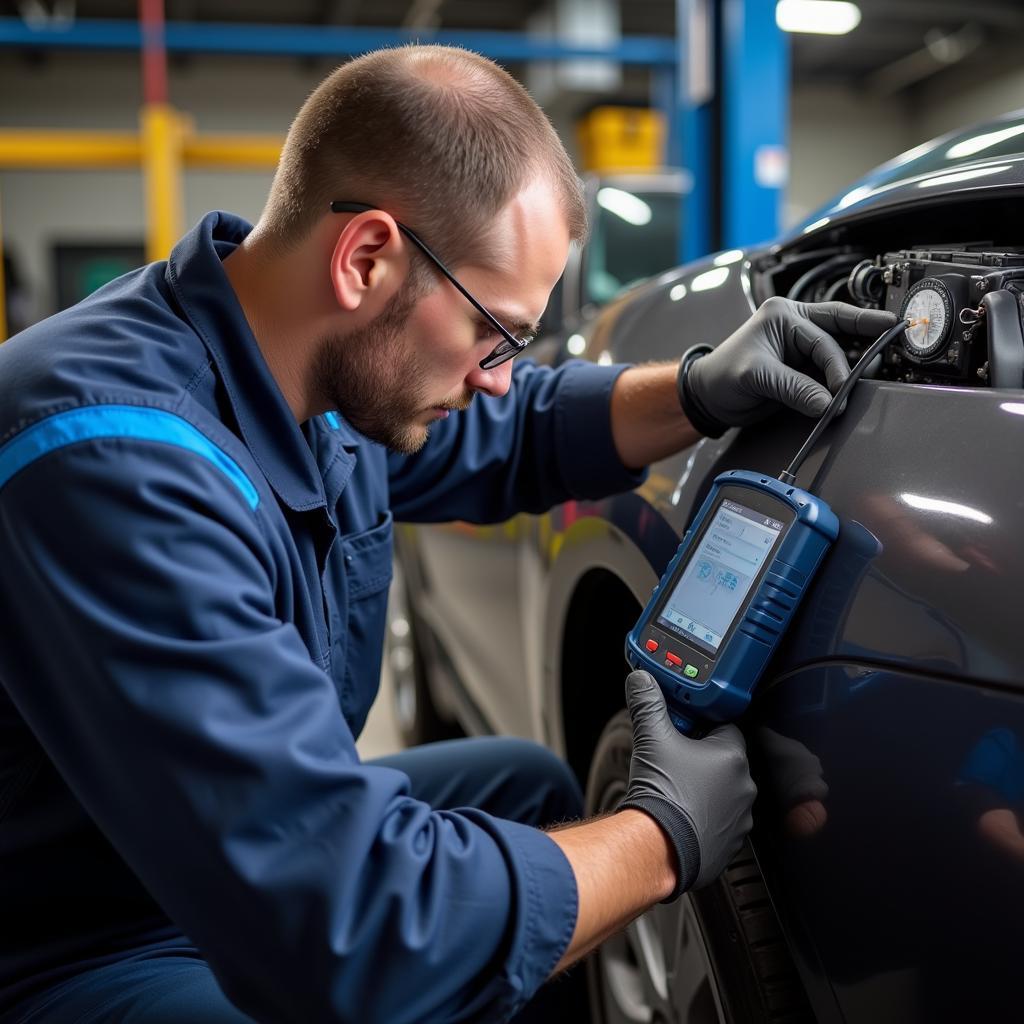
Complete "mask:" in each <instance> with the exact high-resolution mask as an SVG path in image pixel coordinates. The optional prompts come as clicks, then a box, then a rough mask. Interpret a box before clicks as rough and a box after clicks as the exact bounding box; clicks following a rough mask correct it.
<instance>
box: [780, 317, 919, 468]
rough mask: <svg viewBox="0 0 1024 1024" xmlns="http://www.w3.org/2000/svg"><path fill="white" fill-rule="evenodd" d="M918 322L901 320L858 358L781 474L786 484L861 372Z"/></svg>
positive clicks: (858, 378) (840, 406) (808, 453)
mask: <svg viewBox="0 0 1024 1024" xmlns="http://www.w3.org/2000/svg"><path fill="white" fill-rule="evenodd" d="M917 323H918V321H916V320H900V321H899V322H898V323H897V324H896V325H895V326H894V327H890V328H889V330H887V331H886V332H885V334H883V335H882V336H881V337H880V338H879V339H878V340H877V341H875V342H873V343H872V345H871V347H870V348H869V349H868V350H867V351H866V352H865V353H864V355H862V356H861V357H860V359H858V360H857V365H856V366H855V367H854V368H853V369H852V370H851V371H850V376H849V377H847V378H846V380H844V381H843V384H842V387H840V389H839V390H838V391H837V392H836V393H835V395H834V396H833V397H832V401H831V402H829V403H828V408H827V409H826V410H825V411H824V413H822V416H821V419H820V420H818V422H817V424H816V425H815V427H814V429H813V430H812V431H811V434H810V436H809V437H808V438H807V440H806V441H804V443H803V447H802V448H801V449H800V451H798V452H797V453H796V455H794V456H793V461H792V462H791V463H790V464H789V466H788V467H787V468H786V469H784V470H783V471H782V472H781V473H780V474H779V479H780V480H781V481H782V482H783V483H784V484H794V483H796V474H797V472H798V471H799V469H800V467H801V466H802V465H803V462H804V459H806V458H807V456H808V455H810V454H811V451H812V450H813V448H814V446H815V444H817V441H818V438H819V437H821V435H822V434H823V433H824V432H825V428H826V427H827V426H828V425H829V424H830V423H831V422H832V420H833V418H834V417H835V415H836V413H837V412H838V411H839V410H840V409H841V408H842V405H843V402H845V401H846V399H847V396H848V395H849V394H850V392H851V391H852V390H853V385H854V384H856V383H857V381H858V380H860V378H861V374H863V373H864V371H865V370H866V369H867V368H868V364H869V363H870V362H871V360H872V359H874V358H875V356H877V355H878V353H879V352H881V351H882V350H883V349H884V348H885V347H886V345H888V344H889V342H890V341H892V340H893V338H897V337H899V336H900V335H901V334H902V333H903V332H904V331H905V330H906V329H907V328H908V327H913V326H915V325H916V324H917Z"/></svg>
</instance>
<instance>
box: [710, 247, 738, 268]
mask: <svg viewBox="0 0 1024 1024" xmlns="http://www.w3.org/2000/svg"><path fill="white" fill-rule="evenodd" d="M741 259H743V250H742V249H726V251H725V252H720V253H719V254H718V255H717V256H716V257H715V258H714V260H713V261H712V262H713V263H714V264H715V266H716V267H727V266H729V264H730V263H739V261H740V260H741Z"/></svg>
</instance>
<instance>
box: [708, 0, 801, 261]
mask: <svg viewBox="0 0 1024 1024" xmlns="http://www.w3.org/2000/svg"><path fill="white" fill-rule="evenodd" d="M722 91H723V97H722V99H723V109H722V173H723V178H724V180H723V183H722V185H723V187H722V235H723V238H722V242H723V244H724V245H725V246H726V247H727V248H741V247H743V246H746V245H752V244H754V243H757V242H763V241H765V240H767V239H769V238H772V237H774V236H775V235H776V234H778V232H779V229H780V226H781V222H782V201H783V197H784V194H785V186H786V178H787V177H788V165H789V150H788V135H789V132H788V125H789V44H788V41H787V39H786V34H785V33H784V32H783V31H781V29H779V28H778V26H777V25H776V24H775V0H722Z"/></svg>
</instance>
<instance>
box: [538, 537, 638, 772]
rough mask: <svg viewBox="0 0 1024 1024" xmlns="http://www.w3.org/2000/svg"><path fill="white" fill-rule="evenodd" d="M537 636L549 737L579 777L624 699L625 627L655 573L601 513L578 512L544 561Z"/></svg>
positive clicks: (629, 542)
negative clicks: (547, 572)
mask: <svg viewBox="0 0 1024 1024" xmlns="http://www.w3.org/2000/svg"><path fill="white" fill-rule="evenodd" d="M550 578H551V583H550V586H549V589H548V596H547V604H546V614H545V620H544V621H545V623H546V626H545V636H544V672H543V689H544V703H545V707H544V718H545V728H546V732H547V740H548V742H549V744H550V745H551V746H552V747H553V748H554V749H556V750H558V751H559V753H560V754H561V755H562V756H563V757H564V758H565V759H566V760H567V761H568V762H569V764H570V766H571V767H572V768H573V770H574V771H575V773H576V775H577V778H578V779H579V780H580V785H581V786H584V785H586V780H587V772H588V771H589V769H590V762H591V759H592V757H593V754H594V749H595V747H596V746H597V741H598V738H599V736H600V735H601V731H602V730H603V729H604V726H605V725H606V724H607V722H608V720H609V719H610V718H611V717H612V716H613V715H614V714H615V713H616V712H617V711H619V710H621V709H622V708H623V707H625V699H624V697H623V683H624V680H625V677H626V668H627V666H626V662H625V655H624V648H625V639H626V634H627V633H628V632H629V630H630V629H631V628H632V626H633V623H634V622H635V621H636V618H637V616H638V615H639V614H640V611H641V609H642V608H643V606H644V604H645V603H646V601H647V598H648V596H649V595H650V593H651V590H652V589H653V588H654V586H655V584H656V583H657V581H658V576H657V573H656V572H655V571H654V568H653V567H652V566H651V563H650V561H649V560H648V557H647V555H645V554H644V552H643V551H642V550H641V549H640V547H639V546H638V545H636V544H635V543H634V542H633V540H632V539H631V538H630V537H629V536H628V535H627V534H626V533H625V532H623V531H622V530H621V529H619V528H618V527H616V526H614V525H613V524H612V523H610V522H608V521H607V520H605V519H600V518H597V517H587V518H584V519H581V520H578V521H577V522H576V523H574V524H573V525H572V527H570V529H569V530H567V531H566V532H565V534H564V535H563V539H562V542H561V544H560V546H559V552H558V555H557V557H556V559H555V561H554V563H553V564H552V567H551V577H550Z"/></svg>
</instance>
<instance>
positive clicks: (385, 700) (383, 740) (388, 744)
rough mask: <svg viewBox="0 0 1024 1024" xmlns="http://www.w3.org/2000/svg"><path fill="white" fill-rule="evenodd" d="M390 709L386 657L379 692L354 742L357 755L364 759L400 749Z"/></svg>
mask: <svg viewBox="0 0 1024 1024" xmlns="http://www.w3.org/2000/svg"><path fill="white" fill-rule="evenodd" d="M392 709H393V704H392V700H391V672H390V670H389V668H388V662H387V658H385V659H384V668H383V669H382V671H381V677H380V693H378V694H377V699H376V700H375V701H374V704H373V707H372V708H371V709H370V717H369V718H367V720H366V727H365V728H364V729H363V733H362V735H361V736H360V737H359V740H358V741H357V742H356V748H357V749H358V751H359V756H360V757H361V758H362V759H363V760H364V761H367V760H369V759H370V758H373V757H384V756H385V755H386V754H393V753H395V752H396V751H398V750H401V749H402V741H401V740H400V739H399V737H398V729H397V728H395V716H394V712H393V710H392Z"/></svg>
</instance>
